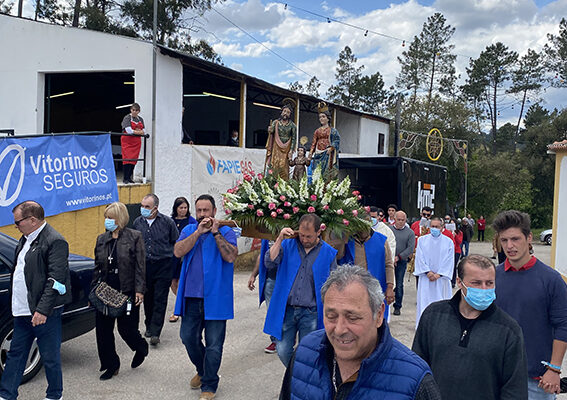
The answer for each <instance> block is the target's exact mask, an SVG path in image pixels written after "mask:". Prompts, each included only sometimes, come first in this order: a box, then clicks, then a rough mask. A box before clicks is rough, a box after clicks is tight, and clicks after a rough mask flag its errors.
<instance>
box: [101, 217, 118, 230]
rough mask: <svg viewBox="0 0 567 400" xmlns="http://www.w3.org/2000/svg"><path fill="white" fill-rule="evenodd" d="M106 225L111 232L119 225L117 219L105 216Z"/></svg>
mask: <svg viewBox="0 0 567 400" xmlns="http://www.w3.org/2000/svg"><path fill="white" fill-rule="evenodd" d="M104 227H105V228H106V229H107V230H109V231H110V232H114V231H115V230H116V229H117V228H118V225H116V221H115V220H113V219H111V218H105V219H104Z"/></svg>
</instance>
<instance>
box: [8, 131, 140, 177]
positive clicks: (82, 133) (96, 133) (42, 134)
mask: <svg viewBox="0 0 567 400" xmlns="http://www.w3.org/2000/svg"><path fill="white" fill-rule="evenodd" d="M1 134H5V135H6V136H1ZM64 135H110V136H111V137H112V136H135V135H131V134H129V133H122V132H104V131H85V132H59V133H36V134H28V135H14V133H13V130H11V129H2V130H0V139H2V138H10V139H26V138H35V137H45V136H64ZM137 136H140V137H142V138H143V139H144V140H143V151H142V158H114V154H113V155H112V158H113V161H114V170H115V171H116V165H117V164H118V163H120V162H123V161H136V162H138V161H140V162H142V169H143V172H142V177H143V178H146V148H147V140H148V138H149V137H150V135H149V134H147V133H146V134H145V135H137ZM111 144H112V143H111Z"/></svg>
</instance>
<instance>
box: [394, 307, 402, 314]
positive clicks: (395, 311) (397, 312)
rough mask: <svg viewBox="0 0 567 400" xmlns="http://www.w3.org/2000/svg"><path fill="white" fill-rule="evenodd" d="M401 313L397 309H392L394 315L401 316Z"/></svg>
mask: <svg viewBox="0 0 567 400" xmlns="http://www.w3.org/2000/svg"><path fill="white" fill-rule="evenodd" d="M401 314H402V313H401V312H400V309H399V308H394V315H401Z"/></svg>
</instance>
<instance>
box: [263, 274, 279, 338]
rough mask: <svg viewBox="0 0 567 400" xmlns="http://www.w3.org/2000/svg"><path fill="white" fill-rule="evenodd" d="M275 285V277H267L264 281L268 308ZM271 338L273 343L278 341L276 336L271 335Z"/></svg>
mask: <svg viewBox="0 0 567 400" xmlns="http://www.w3.org/2000/svg"><path fill="white" fill-rule="evenodd" d="M275 286H276V280H275V279H270V278H266V283H264V300H265V301H266V308H267V307H269V306H270V299H271V298H272V293H273V292H274V287H275ZM270 340H271V341H272V343H275V342H276V338H275V337H273V336H271V335H270Z"/></svg>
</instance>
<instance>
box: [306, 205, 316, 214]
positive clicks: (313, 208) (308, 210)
mask: <svg viewBox="0 0 567 400" xmlns="http://www.w3.org/2000/svg"><path fill="white" fill-rule="evenodd" d="M307 212H310V213H314V212H315V207H313V206H309V208H308V209H307Z"/></svg>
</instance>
